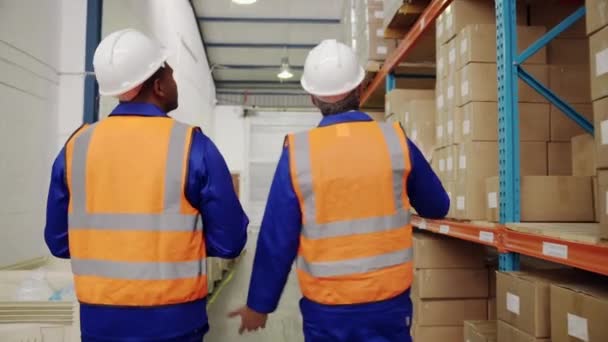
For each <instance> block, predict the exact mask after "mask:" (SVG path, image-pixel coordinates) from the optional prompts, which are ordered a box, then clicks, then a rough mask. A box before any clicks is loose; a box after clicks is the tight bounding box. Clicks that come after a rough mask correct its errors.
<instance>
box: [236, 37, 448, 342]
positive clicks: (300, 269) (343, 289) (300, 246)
mask: <svg viewBox="0 0 608 342" xmlns="http://www.w3.org/2000/svg"><path fill="white" fill-rule="evenodd" d="M363 78H364V71H363V69H362V68H361V66H360V65H359V63H358V61H357V58H356V56H355V54H354V52H353V51H352V50H351V49H350V48H349V47H347V46H346V45H344V44H341V43H338V42H336V41H335V40H326V41H323V42H322V43H321V44H320V45H319V46H317V47H316V48H314V49H313V50H312V51H311V52H310V54H309V55H308V58H307V59H306V63H305V67H304V75H303V77H302V86H303V87H304V89H305V90H306V91H307V92H308V93H310V94H311V95H312V99H313V102H314V104H315V105H316V106H317V107H318V108H319V109H320V110H321V112H322V113H323V116H324V118H323V120H321V123H320V124H319V127H318V128H315V129H313V130H311V131H308V132H302V133H297V134H290V135H289V136H288V137H287V138H286V140H285V148H284V149H283V154H282V156H281V158H280V160H279V163H278V167H277V170H276V174H275V176H274V181H273V183H272V187H271V189H270V195H269V200H268V204H267V207H266V213H265V216H264V220H263V222H262V226H261V230H260V236H259V239H258V244H257V251H256V255H255V262H254V269H253V274H252V277H251V285H250V289H249V298H248V301H247V306H246V307H244V308H242V309H239V310H237V311H235V312H233V313H232V314H231V316H240V317H241V328H240V332H243V331H244V330H247V331H251V330H257V329H259V328H263V327H264V326H265V324H266V318H267V314H268V313H271V312H273V311H274V310H275V309H276V308H277V303H278V302H279V298H280V296H281V292H282V291H283V288H284V286H285V282H286V280H287V276H288V274H289V271H290V269H291V265H292V263H293V261H294V260H296V267H297V274H298V277H299V280H300V287H301V289H302V292H303V294H304V298H303V299H302V300H301V302H300V306H301V311H302V314H303V317H304V335H305V338H306V341H315V342H316V341H348V342H373V341H378V342H379V341H387V342H388V341H395V342H396V341H399V342H405V341H410V333H409V323H410V322H411V315H412V304H411V301H410V295H409V288H410V285H411V284H412V277H413V274H412V227H411V225H410V204H411V205H412V206H413V207H414V208H415V209H416V210H417V212H418V214H420V215H421V216H425V217H429V218H441V217H443V216H445V214H446V213H447V211H448V208H449V198H448V196H447V194H446V192H445V190H444V189H443V187H442V185H441V183H440V181H439V179H438V178H437V176H436V175H435V174H434V173H433V171H432V170H431V168H430V166H429V164H428V163H427V161H426V160H425V159H424V157H423V155H422V153H421V152H420V151H419V150H418V148H417V147H416V146H415V145H414V144H413V143H412V142H411V141H409V140H407V139H406V137H405V134H404V132H403V130H402V128H401V127H400V125H399V124H388V123H376V122H374V121H372V119H371V118H370V117H369V116H368V115H367V114H365V113H362V112H360V111H358V109H359V101H360V90H361V83H362V81H363Z"/></svg>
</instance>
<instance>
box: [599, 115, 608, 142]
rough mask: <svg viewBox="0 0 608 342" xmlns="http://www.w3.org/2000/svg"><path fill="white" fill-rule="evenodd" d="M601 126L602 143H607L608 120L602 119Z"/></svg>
mask: <svg viewBox="0 0 608 342" xmlns="http://www.w3.org/2000/svg"><path fill="white" fill-rule="evenodd" d="M600 126H601V128H600V130H601V132H600V135H601V137H602V145H606V144H608V120H604V121H602V123H601V124H600Z"/></svg>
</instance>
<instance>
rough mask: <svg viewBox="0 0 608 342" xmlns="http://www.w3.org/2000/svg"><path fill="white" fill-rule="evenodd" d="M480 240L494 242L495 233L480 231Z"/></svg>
mask: <svg viewBox="0 0 608 342" xmlns="http://www.w3.org/2000/svg"><path fill="white" fill-rule="evenodd" d="M479 240H481V241H485V242H490V243H493V242H494V233H492V232H479Z"/></svg>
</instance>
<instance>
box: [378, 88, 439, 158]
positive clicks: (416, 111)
mask: <svg viewBox="0 0 608 342" xmlns="http://www.w3.org/2000/svg"><path fill="white" fill-rule="evenodd" d="M434 98H435V92H434V91H433V90H419V89H395V90H393V91H391V92H390V93H388V94H387V95H386V103H385V106H384V108H385V113H386V116H387V117H390V118H392V119H391V120H393V121H398V122H400V123H401V125H402V126H403V128H404V129H405V132H406V134H407V136H408V138H409V139H410V140H411V141H412V142H414V144H416V146H417V147H418V148H419V149H420V151H421V152H422V153H423V154H424V156H425V157H426V158H427V160H431V158H432V156H433V150H434V149H435V100H434Z"/></svg>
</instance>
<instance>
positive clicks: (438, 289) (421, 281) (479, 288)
mask: <svg viewBox="0 0 608 342" xmlns="http://www.w3.org/2000/svg"><path fill="white" fill-rule="evenodd" d="M414 274H415V275H414V283H413V284H412V296H415V297H417V298H420V299H460V298H470V299H474V298H488V270H487V269H485V268H478V269H465V268H460V269H417V270H415V271H414ZM454 284H458V286H454Z"/></svg>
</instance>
